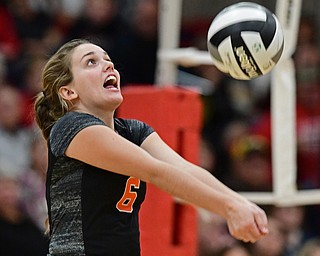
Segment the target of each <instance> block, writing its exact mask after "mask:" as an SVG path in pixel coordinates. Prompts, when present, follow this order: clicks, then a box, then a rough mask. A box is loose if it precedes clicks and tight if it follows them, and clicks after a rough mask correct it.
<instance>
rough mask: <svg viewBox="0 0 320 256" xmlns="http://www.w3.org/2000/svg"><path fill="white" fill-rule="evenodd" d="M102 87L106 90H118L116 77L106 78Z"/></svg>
mask: <svg viewBox="0 0 320 256" xmlns="http://www.w3.org/2000/svg"><path fill="white" fill-rule="evenodd" d="M103 87H104V88H106V89H110V88H118V85H117V78H116V76H115V75H110V76H108V77H107V78H106V80H105V81H104V83H103Z"/></svg>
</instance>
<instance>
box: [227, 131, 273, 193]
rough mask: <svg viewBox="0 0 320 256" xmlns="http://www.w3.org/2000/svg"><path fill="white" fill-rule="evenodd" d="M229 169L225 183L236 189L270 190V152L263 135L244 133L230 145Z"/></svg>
mask: <svg viewBox="0 0 320 256" xmlns="http://www.w3.org/2000/svg"><path fill="white" fill-rule="evenodd" d="M230 156H231V157H230V159H231V169H230V176H229V178H227V179H226V183H227V184H228V185H229V186H230V187H232V188H233V189H235V190H237V191H271V188H272V182H271V154H270V147H269V144H268V140H267V139H266V138H264V137H263V136H258V135H250V134H248V135H245V136H242V137H240V138H238V139H237V140H235V141H234V143H233V144H232V145H231V147H230Z"/></svg>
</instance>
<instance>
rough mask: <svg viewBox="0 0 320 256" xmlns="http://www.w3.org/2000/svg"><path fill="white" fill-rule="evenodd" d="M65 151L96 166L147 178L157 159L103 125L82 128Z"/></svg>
mask: <svg viewBox="0 0 320 256" xmlns="http://www.w3.org/2000/svg"><path fill="white" fill-rule="evenodd" d="M65 154H66V155H67V156H68V157H71V158H74V159H77V160H80V161H82V162H85V163H87V164H90V165H93V166H96V167H98V168H101V169H104V170H108V171H112V172H115V173H119V174H123V175H127V176H133V177H136V178H139V179H141V180H145V181H149V180H150V177H151V176H152V175H154V174H155V171H156V163H157V160H156V159H155V158H153V157H151V156H150V154H148V153H147V152H146V151H145V150H143V149H141V148H140V147H139V146H137V145H135V144H134V143H132V142H130V141H128V140H127V139H125V138H123V137H121V136H120V135H118V134H117V133H116V132H114V131H113V130H112V129H110V128H109V127H107V126H103V125H94V126H89V127H86V128H84V129H83V130H81V131H80V132H79V133H78V134H77V135H76V136H75V137H74V138H73V139H72V141H71V142H70V144H69V146H68V148H67V150H66V152H65Z"/></svg>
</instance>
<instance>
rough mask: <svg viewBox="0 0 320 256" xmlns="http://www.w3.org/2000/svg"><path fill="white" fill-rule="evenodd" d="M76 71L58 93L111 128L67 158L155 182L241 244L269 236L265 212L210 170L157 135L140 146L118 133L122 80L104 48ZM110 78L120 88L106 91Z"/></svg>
mask: <svg viewBox="0 0 320 256" xmlns="http://www.w3.org/2000/svg"><path fill="white" fill-rule="evenodd" d="M71 71H72V74H73V77H74V79H73V81H72V82H71V83H70V84H68V85H65V86H63V87H61V88H60V90H59V93H60V94H61V96H62V97H63V98H64V99H65V100H67V101H69V102H71V103H72V108H71V110H73V111H78V112H84V113H89V114H92V115H94V116H96V117H98V118H100V119H101V120H103V121H104V122H105V124H106V125H107V126H100V125H94V126H90V127H87V128H85V129H83V130H82V131H80V132H79V133H78V134H77V135H76V136H75V137H74V139H73V140H72V141H71V143H70V145H69V146H68V148H67V150H66V155H67V156H68V157H71V158H74V159H78V160H81V161H83V162H86V163H88V164H90V165H93V166H96V167H99V168H102V169H105V170H108V171H111V172H114V173H119V174H123V175H127V176H133V177H136V178H138V179H140V180H143V181H146V182H149V183H152V184H154V185H156V186H157V187H159V188H160V189H162V190H164V191H166V192H168V193H170V194H171V195H173V196H175V197H178V198H180V199H182V200H184V201H186V202H187V203H189V204H192V205H194V206H196V207H201V208H204V209H207V210H209V211H212V212H214V213H217V214H219V215H220V216H222V217H223V218H224V219H225V220H226V221H227V224H228V228H229V231H230V233H231V235H233V236H234V237H235V238H237V239H239V240H243V241H245V242H252V243H253V242H255V241H257V240H258V239H260V238H262V237H264V236H265V235H266V234H267V233H268V223H267V217H266V214H265V213H264V211H263V210H262V209H261V208H259V207H258V206H257V205H255V204H253V203H251V202H249V201H248V200H247V199H245V198H243V197H242V196H240V195H239V194H237V193H236V192H234V191H232V190H230V189H229V188H228V187H226V186H225V185H223V184H222V183H221V182H220V181H218V180H217V179H216V178H215V177H214V176H212V175H211V174H210V173H209V172H208V171H207V170H205V169H203V168H201V167H199V166H196V165H194V164H192V163H190V162H188V161H186V160H185V159H183V158H182V157H181V156H180V155H178V154H177V153H176V152H175V151H173V150H172V149H171V148H170V147H169V146H168V145H167V144H166V143H165V142H164V141H163V140H162V139H161V138H160V136H159V135H158V134H157V133H156V132H154V133H152V134H151V135H150V136H149V137H148V138H147V139H146V140H145V141H144V142H143V143H142V145H141V147H138V146H136V145H134V144H133V143H131V142H129V141H128V140H126V139H124V138H123V137H121V136H119V135H118V134H117V133H116V132H115V131H114V123H113V117H114V113H115V110H116V109H117V107H118V106H119V105H120V104H121V102H122V100H123V98H122V95H121V90H120V76H119V73H118V71H117V70H116V69H115V68H114V65H113V63H112V61H111V59H110V57H109V56H108V54H107V53H106V52H105V51H104V50H103V49H102V48H100V47H99V46H96V45H94V44H82V45H80V46H78V47H76V48H75V49H74V51H73V53H72V57H71ZM110 75H111V76H114V77H115V78H116V86H108V87H107V88H105V87H104V86H103V84H104V81H105V80H106V78H107V77H108V76H110ZM124 149H125V150H124Z"/></svg>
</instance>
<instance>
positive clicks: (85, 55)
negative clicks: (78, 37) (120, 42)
mask: <svg viewBox="0 0 320 256" xmlns="http://www.w3.org/2000/svg"><path fill="white" fill-rule="evenodd" d="M95 53H96V52H95V51H91V52H88V53H86V54H84V55H83V56H82V57H81V59H80V62H81V61H82V60H83V59H84V58H85V57H87V56H89V55H92V54H95ZM103 54H104V55H107V56H109V55H108V53H107V52H106V51H103Z"/></svg>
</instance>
